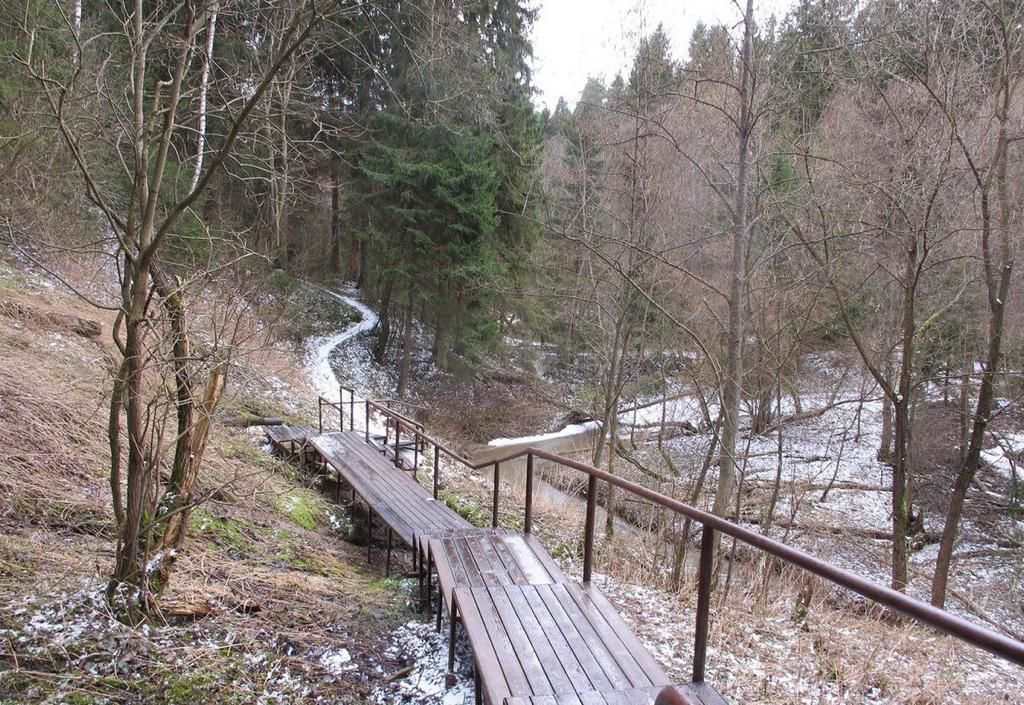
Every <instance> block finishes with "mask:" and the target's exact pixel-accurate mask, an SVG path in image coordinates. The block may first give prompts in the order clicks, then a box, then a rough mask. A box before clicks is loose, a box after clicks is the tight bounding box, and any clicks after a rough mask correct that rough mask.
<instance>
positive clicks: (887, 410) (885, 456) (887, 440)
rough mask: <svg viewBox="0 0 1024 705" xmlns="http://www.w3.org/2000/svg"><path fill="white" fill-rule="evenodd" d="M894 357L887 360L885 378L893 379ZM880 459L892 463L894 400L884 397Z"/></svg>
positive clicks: (879, 446) (887, 357) (888, 356)
mask: <svg viewBox="0 0 1024 705" xmlns="http://www.w3.org/2000/svg"><path fill="white" fill-rule="evenodd" d="M892 376H893V371H892V356H891V355H886V358H885V378H886V379H892ZM878 459H879V460H881V461H882V462H884V463H888V462H890V461H892V399H890V398H889V395H888V394H885V395H883V396H882V437H881V439H880V440H879V444H878Z"/></svg>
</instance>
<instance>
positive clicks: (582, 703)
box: [267, 427, 725, 705]
mask: <svg viewBox="0 0 1024 705" xmlns="http://www.w3.org/2000/svg"><path fill="white" fill-rule="evenodd" d="M272 428H273V429H274V430H273V431H271V430H270V428H268V430H267V436H268V438H270V439H271V442H272V443H274V444H275V446H276V447H281V448H285V447H295V444H298V445H299V446H302V445H304V447H305V448H306V449H308V450H311V451H313V452H315V453H316V455H317V456H319V458H320V460H321V461H322V462H323V464H324V466H325V467H326V468H327V470H328V472H329V473H331V474H333V475H334V476H335V477H336V479H337V480H338V481H339V486H340V483H341V482H344V483H346V484H347V485H348V486H349V487H351V488H352V492H353V498H355V497H356V496H358V498H359V499H360V500H361V501H362V503H363V504H365V505H366V507H367V510H368V511H367V513H368V519H369V522H370V527H371V531H370V533H371V534H372V520H373V518H374V516H376V517H378V518H379V519H380V520H381V521H382V522H383V523H384V524H385V525H386V526H387V529H388V570H390V561H391V558H390V550H391V540H392V536H393V535H394V536H397V537H398V538H399V539H400V540H401V541H402V542H403V543H404V544H405V545H407V546H409V547H410V548H412V549H413V556H414V558H413V560H414V563H418V567H419V571H418V572H419V575H420V587H421V598H423V600H424V604H425V606H429V605H430V603H431V601H432V600H431V593H432V585H431V581H432V576H433V575H435V574H436V576H437V583H438V584H437V588H438V589H437V610H438V613H437V619H438V628H439V629H440V626H441V617H442V614H443V608H444V605H445V604H447V605H448V608H449V613H450V620H449V627H450V634H449V656H448V658H449V671H452V668H453V665H454V640H455V638H456V634H457V631H458V630H457V627H458V625H459V624H461V625H462V626H463V629H464V631H465V633H466V635H467V637H468V641H469V645H470V649H471V650H472V652H473V661H474V677H475V681H476V699H477V702H478V703H480V702H486V703H488V704H489V705H651V703H653V702H654V699H655V698H656V697H657V695H658V693H659V692H660V690H661V689H662V688H664V687H665V686H668V685H671V684H672V682H671V679H670V678H669V677H668V675H667V674H666V673H665V672H664V671H663V670H662V668H661V667H660V666H659V665H658V663H657V662H656V661H655V660H654V657H653V656H652V655H651V654H650V652H649V651H648V650H647V649H646V648H645V647H644V646H643V644H642V643H641V642H640V640H639V639H638V638H637V637H636V635H635V634H633V632H632V631H631V630H630V629H629V627H628V626H627V625H626V623H625V622H624V621H623V620H622V617H621V616H620V615H619V614H618V612H617V611H616V610H615V608H614V607H612V605H611V604H610V603H609V602H608V600H607V599H606V598H605V596H604V595H603V594H602V593H601V592H600V590H598V589H597V587H596V586H594V585H593V584H590V583H576V582H571V581H569V580H567V579H566V577H565V575H564V574H563V573H562V571H561V570H560V569H559V567H558V565H557V564H556V563H555V561H554V559H552V558H551V556H550V555H549V554H548V552H547V551H546V550H545V549H544V547H543V546H542V545H541V544H540V542H538V541H537V539H536V538H534V537H533V535H532V534H528V533H527V534H522V533H519V532H516V531H513V530H511V529H478V528H475V527H473V526H472V525H471V524H470V523H469V522H468V521H466V520H465V519H464V518H463V517H461V516H459V515H458V514H457V513H455V512H454V511H452V510H451V509H450V508H449V507H448V506H447V505H446V504H445V503H444V502H442V501H438V500H435V499H434V497H433V496H432V495H431V494H430V492H428V491H427V489H426V488H425V487H423V486H422V485H420V484H419V482H417V481H416V479H415V478H414V477H413V476H412V475H410V474H409V473H408V472H406V471H404V470H402V469H400V468H398V467H396V466H395V465H394V463H393V459H389V458H388V457H387V456H386V455H385V454H384V453H381V451H380V449H379V446H377V445H375V444H373V443H372V442H371V443H367V442H366V441H365V439H364V435H363V434H359V433H354V432H352V431H341V432H336V433H325V434H320V435H313V433H312V430H311V429H308V428H306V427H301V428H297V427H291V428H289V427H272ZM279 444H282V445H279ZM283 444H290V445H289V446H285V445H283ZM371 538H372V536H371ZM368 543H369V545H370V546H371V547H372V541H369V542H368ZM424 587H425V591H424ZM449 676H450V677H453V676H452V674H449ZM677 687H678V688H679V689H680V691H682V693H683V694H684V697H685V698H686V699H687V701H689V702H690V703H692V705H725V701H724V700H723V699H722V698H721V697H720V696H719V695H718V694H717V693H716V692H715V691H714V689H713V688H711V687H710V686H708V685H706V684H702V683H701V684H687V685H680V686H677Z"/></svg>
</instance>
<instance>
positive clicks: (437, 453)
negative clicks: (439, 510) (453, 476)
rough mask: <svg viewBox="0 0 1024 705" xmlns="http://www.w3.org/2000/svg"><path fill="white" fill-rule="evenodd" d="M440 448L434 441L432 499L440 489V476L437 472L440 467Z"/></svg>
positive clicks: (435, 497)
mask: <svg viewBox="0 0 1024 705" xmlns="http://www.w3.org/2000/svg"><path fill="white" fill-rule="evenodd" d="M440 460H441V448H440V447H439V446H438V445H437V444H436V443H435V444H434V499H437V495H438V490H439V489H440V484H439V482H440V478H439V477H438V474H437V473H438V472H439V471H440V468H441V463H440Z"/></svg>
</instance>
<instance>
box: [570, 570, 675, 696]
mask: <svg viewBox="0 0 1024 705" xmlns="http://www.w3.org/2000/svg"><path fill="white" fill-rule="evenodd" d="M568 587H569V586H566V588H568ZM572 587H577V586H572ZM566 588H563V589H562V590H561V591H559V593H558V598H559V600H560V601H561V603H562V604H563V605H564V606H566V610H567V611H570V612H571V611H572V610H575V611H576V613H577V614H579V615H580V616H581V619H579V620H576V623H577V624H579V623H580V622H581V621H582V622H585V624H586V626H587V627H588V628H589V629H590V630H591V631H592V633H593V634H594V637H595V638H596V639H597V641H598V642H600V643H601V645H602V646H601V647H600V648H603V649H604V650H605V651H606V652H607V653H610V654H612V655H614V658H615V663H616V664H617V665H618V666H619V668H621V669H622V672H623V673H624V674H625V675H626V678H628V679H629V685H630V687H633V688H644V687H647V686H650V685H659V684H657V683H652V682H651V679H650V678H649V677H648V675H647V673H646V672H645V671H644V669H643V667H642V666H641V665H640V663H638V661H637V659H636V655H635V654H634V653H633V651H632V650H631V649H630V648H629V646H628V645H626V644H624V643H623V642H622V640H621V639H619V637H618V635H617V634H616V632H615V630H614V629H613V628H612V627H611V626H610V625H609V624H608V623H607V621H606V620H605V619H604V616H603V615H602V614H601V611H600V610H599V609H598V607H597V606H596V605H594V603H593V602H592V601H591V600H590V598H589V597H588V596H587V594H586V593H585V592H584V591H583V590H582V589H579V588H578V587H577V589H576V590H571V589H566ZM666 680H667V679H666ZM666 685H667V683H666ZM620 689H621V688H620Z"/></svg>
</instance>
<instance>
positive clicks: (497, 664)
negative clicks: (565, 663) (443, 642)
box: [448, 589, 511, 705]
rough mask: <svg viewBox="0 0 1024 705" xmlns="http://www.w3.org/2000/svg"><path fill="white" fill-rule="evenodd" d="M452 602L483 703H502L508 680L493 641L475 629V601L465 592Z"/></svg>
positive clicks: (477, 619) (478, 620) (477, 617)
mask: <svg viewBox="0 0 1024 705" xmlns="http://www.w3.org/2000/svg"><path fill="white" fill-rule="evenodd" d="M452 600H454V602H455V604H456V608H457V610H458V614H459V615H461V617H462V625H463V627H464V628H465V630H466V636H467V638H468V639H469V644H470V648H471V649H472V651H473V658H474V662H475V664H476V668H477V673H479V674H480V676H481V688H482V689H483V690H484V692H485V693H486V695H487V698H486V700H487V701H489V702H490V703H492V705H497V704H498V703H503V702H505V698H507V697H508V696H509V695H511V690H510V687H509V683H508V679H507V678H506V677H505V671H504V669H503V668H502V664H501V660H500V657H499V656H498V652H497V650H496V649H495V648H494V642H493V641H492V640H491V639H490V637H489V636H488V635H487V634H486V633H481V632H480V630H479V627H478V626H476V625H479V624H481V623H482V622H483V619H482V618H481V616H480V612H479V610H477V607H476V600H475V599H474V597H473V595H472V593H470V592H468V590H466V589H462V590H458V591H456V592H454V593H453V594H452ZM448 648H454V645H449V647H448Z"/></svg>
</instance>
